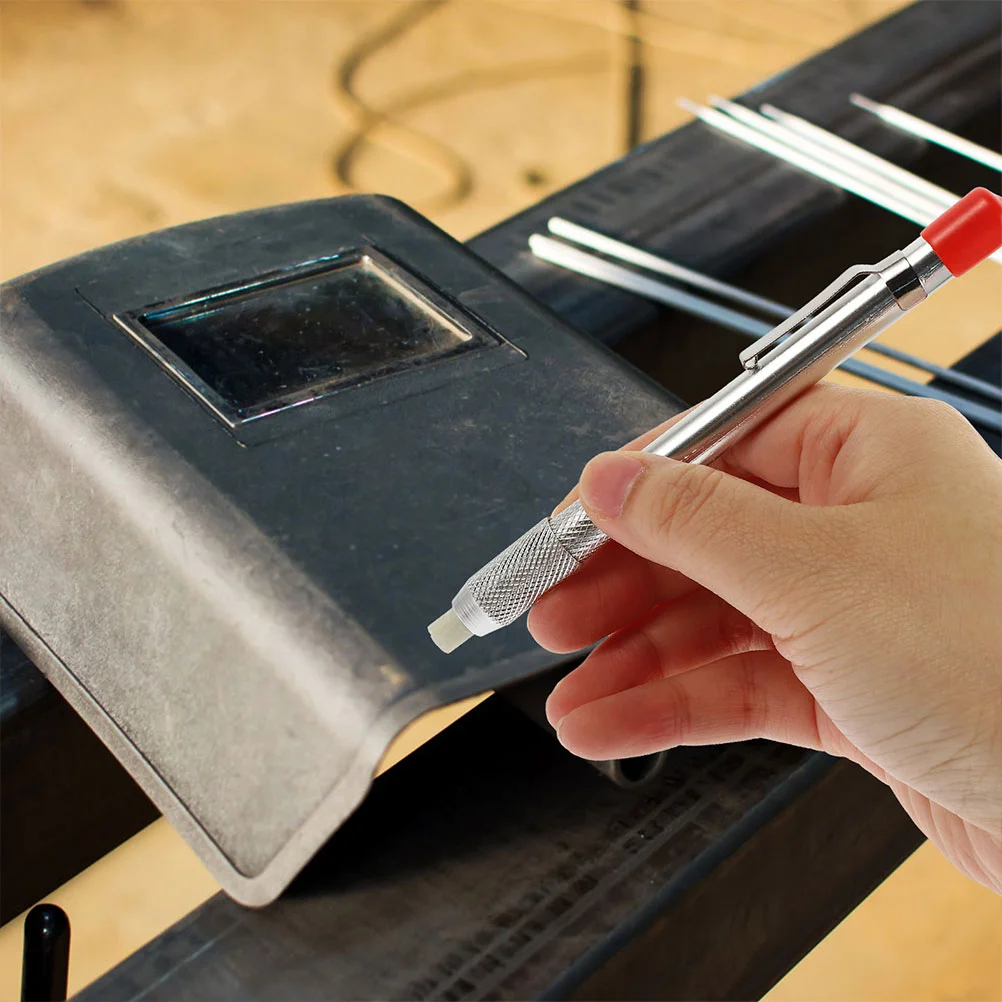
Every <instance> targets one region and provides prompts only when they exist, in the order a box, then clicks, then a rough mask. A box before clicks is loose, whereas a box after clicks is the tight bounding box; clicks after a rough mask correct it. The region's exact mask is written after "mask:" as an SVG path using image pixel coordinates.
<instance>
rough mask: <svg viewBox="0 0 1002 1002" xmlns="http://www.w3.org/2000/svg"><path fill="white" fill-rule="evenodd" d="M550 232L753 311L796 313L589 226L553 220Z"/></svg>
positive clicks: (548, 226) (780, 314) (784, 315)
mask: <svg viewBox="0 0 1002 1002" xmlns="http://www.w3.org/2000/svg"><path fill="white" fill-rule="evenodd" d="M546 228H547V229H548V230H549V231H550V232H551V233H553V234H555V235H556V236H558V237H563V238H564V239H565V240H570V241H571V242H572V243H576V244H581V246H582V247H590V248H591V249H592V250H597V251H599V252H600V253H602V254H608V255H609V257H615V258H619V260H620V261H627V262H629V263H630V264H635V265H638V266H639V267H641V268H646V269H647V270H648V271H653V272H657V274H659V275H665V276H666V277H667V278H674V279H675V280H676V281H678V282H684V283H685V284H686V285H691V286H693V287H694V288H697V289H706V291H707V292H713V293H716V295H718V296H720V298H721V299H728V300H730V301H731V302H732V303H741V304H743V305H744V306H750V307H751V308H752V309H755V310H760V311H761V312H762V313H771V314H774V315H775V316H779V317H781V318H784V319H785V318H786V317H787V316H789V314H790V313H791V312H792V311H790V310H788V309H787V308H786V307H785V306H783V305H782V304H781V303H777V302H774V301H773V300H771V299H766V298H765V297H764V296H756V295H755V294H754V293H752V292H746V291H745V290H744V289H739V288H738V287H737V286H734V285H730V284H729V283H727V282H722V281H720V280H719V279H717V278H711V277H710V276H709V275H704V274H703V273H702V272H699V271H694V270H693V269H692V268H686V267H685V266H684V265H681V264H676V263H675V262H674V261H667V260H666V259H665V258H663V257H659V256H658V255H657V254H651V253H650V252H649V251H645V250H641V249H640V248H639V247H634V246H633V245H632V244H627V243H623V241H621V240H616V239H614V238H613V237H607V236H606V235H605V234H604V233H597V232H596V231H595V230H590V229H588V228H587V227H586V226H580V225H579V224H578V223H572V222H570V221H569V220H567V219H562V218H561V217H560V216H552V217H551V218H550V219H548V220H547V222H546Z"/></svg>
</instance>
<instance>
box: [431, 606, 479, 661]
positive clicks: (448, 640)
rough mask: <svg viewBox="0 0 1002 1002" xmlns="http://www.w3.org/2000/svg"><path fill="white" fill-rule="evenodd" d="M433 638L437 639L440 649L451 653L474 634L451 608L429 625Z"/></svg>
mask: <svg viewBox="0 0 1002 1002" xmlns="http://www.w3.org/2000/svg"><path fill="white" fill-rule="evenodd" d="M428 632H429V633H430V634H431V639H432V640H434V641H435V643H436V644H437V645H438V647H439V649H440V650H442V651H444V652H445V653H446V654H451V653H452V652H453V651H454V650H455V649H456V648H457V647H461V646H462V645H463V644H465V643H466V641H467V640H469V639H470V637H472V636H473V634H472V633H471V632H470V631H469V630H468V629H467V628H466V627H465V626H463V621H462V620H461V619H460V618H459V617H458V616H457V615H456V613H455V610H453V609H450V610H449V611H448V612H446V613H445V614H444V615H442V616H439V617H438V619H436V620H435V622H434V623H432V624H431V625H430V626H429V627H428Z"/></svg>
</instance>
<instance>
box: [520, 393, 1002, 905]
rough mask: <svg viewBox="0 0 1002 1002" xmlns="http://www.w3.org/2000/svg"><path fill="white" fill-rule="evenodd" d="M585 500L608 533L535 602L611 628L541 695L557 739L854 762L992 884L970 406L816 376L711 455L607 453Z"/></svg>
mask: <svg viewBox="0 0 1002 1002" xmlns="http://www.w3.org/2000/svg"><path fill="white" fill-rule="evenodd" d="M653 436H654V433H651V434H649V435H648V436H645V438H644V439H643V440H638V442H639V443H640V444H639V445H637V447H640V446H642V444H644V443H645V442H646V441H648V440H650V439H651V438H653ZM579 496H580V499H581V502H582V504H583V505H584V507H585V509H586V511H587V512H588V514H589V516H590V517H591V518H592V520H593V521H594V522H595V524H596V525H597V526H598V527H599V528H601V529H602V530H603V531H604V532H606V533H607V534H608V535H609V536H610V538H611V540H612V542H610V543H609V544H608V545H606V546H605V547H603V549H602V550H601V551H599V552H598V553H597V554H596V555H595V556H594V557H592V558H591V559H590V560H589V561H588V562H587V563H586V564H585V565H584V567H583V568H582V569H581V570H580V571H579V572H578V573H577V574H574V575H572V576H571V577H570V578H568V579H566V580H565V581H563V582H562V583H561V584H560V585H558V586H557V587H555V588H554V589H552V590H551V591H550V592H548V593H547V594H546V595H544V596H543V597H542V598H541V599H540V600H539V601H538V602H537V603H536V605H535V607H534V608H533V610H532V611H531V613H530V615H529V629H530V630H531V632H532V634H533V636H534V637H535V638H536V640H537V641H538V642H539V643H540V644H542V645H543V646H544V647H546V648H548V649H549V650H552V651H558V652H568V651H573V650H578V649H580V648H583V647H587V646H588V645H590V644H593V643H595V642H596V641H598V640H601V639H602V638H603V637H608V639H606V640H605V641H604V642H603V643H602V644H601V645H600V646H599V647H598V648H596V649H595V650H594V651H592V653H591V654H589V656H588V657H587V658H586V659H585V661H584V662H583V663H582V664H581V665H580V667H578V668H577V669H575V670H574V671H573V672H571V673H570V674H569V675H568V676H567V677H566V678H565V679H563V680H562V681H561V682H560V683H559V684H558V685H557V686H556V688H555V689H554V691H553V693H552V694H551V696H550V698H549V701H548V703H547V715H548V717H549V719H550V722H551V723H552V724H553V725H554V726H555V727H556V729H557V733H558V735H559V738H560V740H561V742H562V743H563V744H564V745H565V746H566V747H567V748H568V749H569V750H570V751H572V752H574V753H576V754H578V755H581V756H582V757H584V758H591V759H610V758H625V757H630V756H634V755H643V754H648V753H651V752H654V751H657V750H659V749H663V748H668V747H671V746H675V745H699V744H717V743H723V742H728V741H741V740H746V739H749V738H756V737H764V738H771V739H773V740H777V741H784V742H787V743H790V744H796V745H801V746H804V747H807V748H816V749H822V750H824V751H826V752H829V753H830V754H832V755H839V756H844V757H846V758H849V759H852V760H853V761H855V762H858V763H859V764H860V765H862V766H863V767H864V768H865V769H867V770H869V771H870V772H871V773H873V775H875V776H877V777H878V778H879V779H881V780H882V781H884V782H886V783H887V784H888V785H889V786H890V787H891V789H892V790H893V791H894V793H895V795H896V796H897V797H898V799H899V800H900V802H901V803H902V805H903V806H904V808H905V810H906V811H908V813H909V814H910V815H911V817H912V818H913V820H914V821H915V823H916V824H917V825H918V826H919V828H921V829H922V831H923V832H924V833H925V834H926V835H927V836H928V837H929V838H930V839H931V840H932V841H933V842H934V843H936V845H937V846H938V847H939V848H940V850H941V851H942V852H943V853H944V854H945V855H946V856H947V857H948V858H949V859H950V860H951V862H953V864H954V865H955V866H957V867H958V868H959V869H961V870H962V871H964V872H966V873H968V874H969V875H971V876H972V877H974V878H975V879H976V880H979V881H980V882H982V883H984V884H986V885H988V886H989V887H992V888H993V889H994V890H996V892H1000V893H1002V601H1000V600H1002V463H1000V462H999V460H998V459H997V458H996V457H995V456H994V454H993V453H992V452H991V451H990V450H989V449H988V447H987V446H986V445H985V444H984V442H983V441H982V440H981V439H980V438H979V437H978V436H977V434H976V433H975V432H974V430H973V429H972V428H971V427H970V425H968V424H967V422H966V421H965V420H964V419H963V418H962V417H960V415H958V414H957V413H956V412H955V411H953V410H952V409H950V408H949V407H947V406H946V405H942V404H939V403H938V402H935V401H928V400H917V399H912V398H902V397H892V396H890V395H886V394H881V393H874V392H866V391H859V390H849V389H845V388H843V387H838V386H834V385H831V384H823V385H819V386H816V387H814V388H813V389H811V390H810V391H808V392H807V393H806V394H804V395H803V396H802V397H801V398H800V399H798V400H797V401H795V402H794V403H792V404H791V405H790V406H789V407H787V408H785V409H784V410H783V411H782V412H780V413H779V414H778V415H776V416H775V417H774V418H772V419H771V420H770V421H769V422H767V423H766V424H765V425H763V426H762V427H761V428H759V429H756V430H755V431H754V432H752V433H751V434H750V435H749V436H748V437H747V438H745V439H744V440H742V441H741V442H739V443H738V444H736V445H735V446H733V447H731V449H730V450H729V451H728V452H727V453H726V454H725V455H724V457H723V458H722V459H721V460H718V461H717V462H715V463H714V464H713V465H712V467H705V466H691V465H688V464H685V463H679V462H676V461H674V460H669V459H664V458H661V457H658V456H651V455H647V454H646V453H639V452H625V451H624V452H618V453H606V454H604V455H602V456H598V457H596V458H595V459H593V460H592V461H591V462H590V463H589V464H588V465H587V466H586V467H585V470H584V473H583V474H582V477H581V481H580V484H579Z"/></svg>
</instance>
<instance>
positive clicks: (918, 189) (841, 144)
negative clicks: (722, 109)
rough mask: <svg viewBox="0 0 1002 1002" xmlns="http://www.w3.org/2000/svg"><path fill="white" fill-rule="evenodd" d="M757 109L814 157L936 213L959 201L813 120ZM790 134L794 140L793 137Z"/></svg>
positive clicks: (1001, 256) (1000, 255) (997, 256)
mask: <svg viewBox="0 0 1002 1002" xmlns="http://www.w3.org/2000/svg"><path fill="white" fill-rule="evenodd" d="M761 112H762V114H763V115H764V116H765V117H766V118H768V119H770V120H771V121H773V122H774V123H776V124H777V125H778V126H779V127H780V128H781V129H785V130H786V132H788V133H790V134H791V135H790V138H789V139H787V142H788V143H789V144H790V145H796V144H797V143H799V144H800V145H801V146H802V147H803V145H804V144H806V145H807V147H808V149H809V148H810V147H812V146H813V147H816V148H817V151H818V152H816V153H815V154H814V155H815V157H819V155H820V151H821V150H824V151H825V152H826V153H831V154H834V155H835V156H838V157H840V158H842V160H843V161H847V162H848V163H850V164H852V165H853V167H855V168H856V170H857V171H862V172H865V173H866V174H873V175H877V176H879V177H882V178H883V179H884V180H886V181H887V182H890V183H892V184H895V185H900V186H901V187H902V188H907V189H908V190H909V191H912V192H914V193H915V194H916V195H918V196H919V197H921V198H924V199H926V200H928V201H929V202H931V203H932V204H933V205H934V206H935V207H936V209H937V210H938V211H939V212H942V211H944V210H946V209H949V208H950V206H952V205H955V204H956V203H957V202H959V201H960V198H961V196H960V195H958V194H956V193H955V192H952V191H948V190H947V189H946V188H941V187H940V186H939V185H938V184H933V183H932V182H931V181H927V180H926V179H925V178H924V177H919V176H918V175H917V174H912V173H911V171H907V170H905V169H904V167H899V166H898V165H897V164H894V163H891V162H890V161H889V160H885V159H884V158H883V157H879V156H877V154H876V153H871V152H870V151H869V150H865V149H863V148H862V147H861V146H857V145H856V144H855V143H851V142H849V140H848V139H843V138H842V137H841V136H836V135H835V134H834V133H832V132H828V131H827V130H826V129H822V128H821V126H819V125H815V124H814V123H813V122H808V121H807V120H806V119H803V118H799V117H798V116H797V115H791V114H790V113H789V112H786V111H781V110H780V109H779V108H777V107H775V106H774V105H771V104H763V105H762V107H761ZM748 124H749V125H751V124H752V123H751V122H749V123H748ZM794 136H795V137H796V139H794ZM991 258H992V260H993V261H996V262H997V263H999V264H1002V251H996V252H995V253H994V254H992V255H991Z"/></svg>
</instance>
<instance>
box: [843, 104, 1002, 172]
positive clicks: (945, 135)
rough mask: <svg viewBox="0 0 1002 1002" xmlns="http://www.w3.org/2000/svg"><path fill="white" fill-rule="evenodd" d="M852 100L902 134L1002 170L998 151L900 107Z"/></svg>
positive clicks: (858, 106) (1001, 156)
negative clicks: (973, 141) (905, 133)
mask: <svg viewBox="0 0 1002 1002" xmlns="http://www.w3.org/2000/svg"><path fill="white" fill-rule="evenodd" d="M849 100H850V101H852V103H853V104H854V105H856V107H857V108H862V109H863V111H868V112H870V114H871V115H876V116H877V118H879V119H881V120H883V121H885V122H886V123H887V124H888V125H893V126H894V128H896V129H900V130H901V131H902V132H907V133H909V135H912V136H918V137H919V138H920V139H926V140H928V141H929V142H930V143H935V144H936V145H937V146H943V147H945V148H946V149H948V150H952V151H953V152H954V153H959V154H960V155H961V156H962V157H967V158H968V159H969V160H976V161H977V162H978V163H982V164H984V165H985V166H986V167H992V168H994V169H995V170H998V171H1002V153H996V152H995V150H990V149H988V148H987V147H984V146H981V145H979V144H978V143H972V142H971V140H970V139H964V138H963V137H962V136H958V135H956V134H955V133H953V132H948V131H947V130H946V129H941V128H940V127H939V126H938V125H933V124H932V123H931V122H927V121H926V120H925V119H923V118H918V117H917V116H916V115H911V114H909V113H908V112H907V111H902V110H901V109H900V108H895V107H894V106H893V105H890V104H880V102H878V101H871V100H870V99H869V98H868V97H864V96H863V95H862V94H850V95H849Z"/></svg>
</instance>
